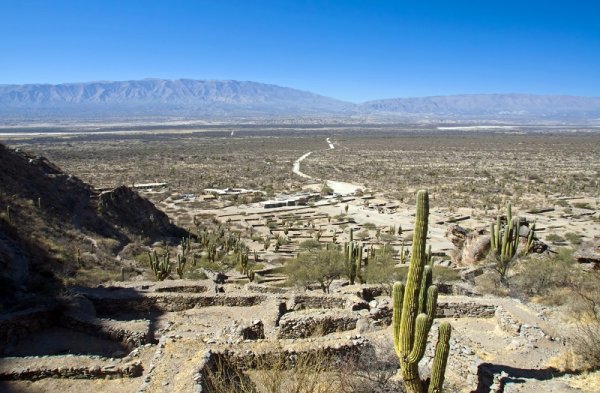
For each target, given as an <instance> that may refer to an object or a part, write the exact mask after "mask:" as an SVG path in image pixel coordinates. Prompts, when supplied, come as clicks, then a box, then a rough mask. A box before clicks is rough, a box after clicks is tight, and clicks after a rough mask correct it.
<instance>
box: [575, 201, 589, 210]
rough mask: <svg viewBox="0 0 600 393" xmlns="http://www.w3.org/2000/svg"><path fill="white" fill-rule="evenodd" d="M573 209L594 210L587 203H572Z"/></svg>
mask: <svg viewBox="0 0 600 393" xmlns="http://www.w3.org/2000/svg"><path fill="white" fill-rule="evenodd" d="M573 207H576V208H577V209H586V210H594V208H593V207H591V206H590V204H589V203H588V202H575V203H573Z"/></svg>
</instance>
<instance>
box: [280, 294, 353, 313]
mask: <svg viewBox="0 0 600 393" xmlns="http://www.w3.org/2000/svg"><path fill="white" fill-rule="evenodd" d="M349 306H350V304H349V299H348V297H347V296H336V295H327V296H325V295H323V296H319V295H305V294H298V295H294V296H292V297H291V298H290V300H289V302H288V305H287V309H288V310H295V311H297V310H303V309H307V308H309V309H321V308H325V309H335V308H346V307H349Z"/></svg>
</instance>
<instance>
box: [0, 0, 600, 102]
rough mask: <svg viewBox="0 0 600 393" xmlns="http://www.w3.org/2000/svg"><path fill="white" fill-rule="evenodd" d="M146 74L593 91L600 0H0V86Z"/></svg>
mask: <svg viewBox="0 0 600 393" xmlns="http://www.w3.org/2000/svg"><path fill="white" fill-rule="evenodd" d="M147 77H155V78H172V79H175V78H193V79H236V80H251V81H257V82H265V83H274V84H278V85H283V86H289V87H294V88H299V89H304V90H310V91H313V92H316V93H319V94H323V95H327V96H331V97H335V98H339V99H344V100H349V101H354V102H360V101H364V100H368V99H376V98H389V97H406V96H424V95H444V94H455V93H508V92H520V93H537V94H572V95H584V96H600V2H599V1H597V0H570V1H551V0H548V1H527V0H521V1H512V0H507V1H493V0H477V1H460V0H457V1H452V0H443V1H436V0H425V1H418V0H414V1H384V0H363V1H354V0H340V1H326V0H321V1H316V0H315V1H304V0H293V1H292V0H290V1H287V0H273V1H258V0H257V1H254V0H212V1H202V0H195V1H191V0H190V1H183V0H171V1H153V0H140V1H133V0H130V1H128V0H119V1H113V0H102V1H95V0H73V1H60V0H43V1H27V0H0V84H11V83H18V84H21V83H38V82H45V83H62V82H82V81H91V80H129V79H142V78H147Z"/></svg>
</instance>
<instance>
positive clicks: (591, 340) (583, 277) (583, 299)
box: [572, 270, 600, 370]
mask: <svg viewBox="0 0 600 393" xmlns="http://www.w3.org/2000/svg"><path fill="white" fill-rule="evenodd" d="M572 290H573V292H574V293H575V295H576V296H577V298H578V299H579V302H574V303H573V309H574V311H575V312H576V313H577V315H578V316H579V318H578V322H577V334H576V335H575V337H573V339H572V341H573V346H574V348H575V351H576V352H577V354H578V355H579V356H580V357H581V360H582V362H583V366H584V368H585V369H588V370H596V369H599V368H600V271H597V270H596V271H588V272H581V274H580V275H579V277H578V279H577V280H576V281H574V282H573V284H572Z"/></svg>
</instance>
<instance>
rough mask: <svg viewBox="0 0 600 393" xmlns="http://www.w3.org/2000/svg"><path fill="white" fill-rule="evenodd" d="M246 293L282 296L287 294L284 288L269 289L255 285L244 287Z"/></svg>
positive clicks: (266, 286)
mask: <svg viewBox="0 0 600 393" xmlns="http://www.w3.org/2000/svg"><path fill="white" fill-rule="evenodd" d="M245 288H246V290H247V291H250V292H258V293H272V294H276V295H279V294H284V293H287V292H288V289H286V288H278V287H270V286H268V285H261V284H255V283H248V284H246V286H245Z"/></svg>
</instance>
